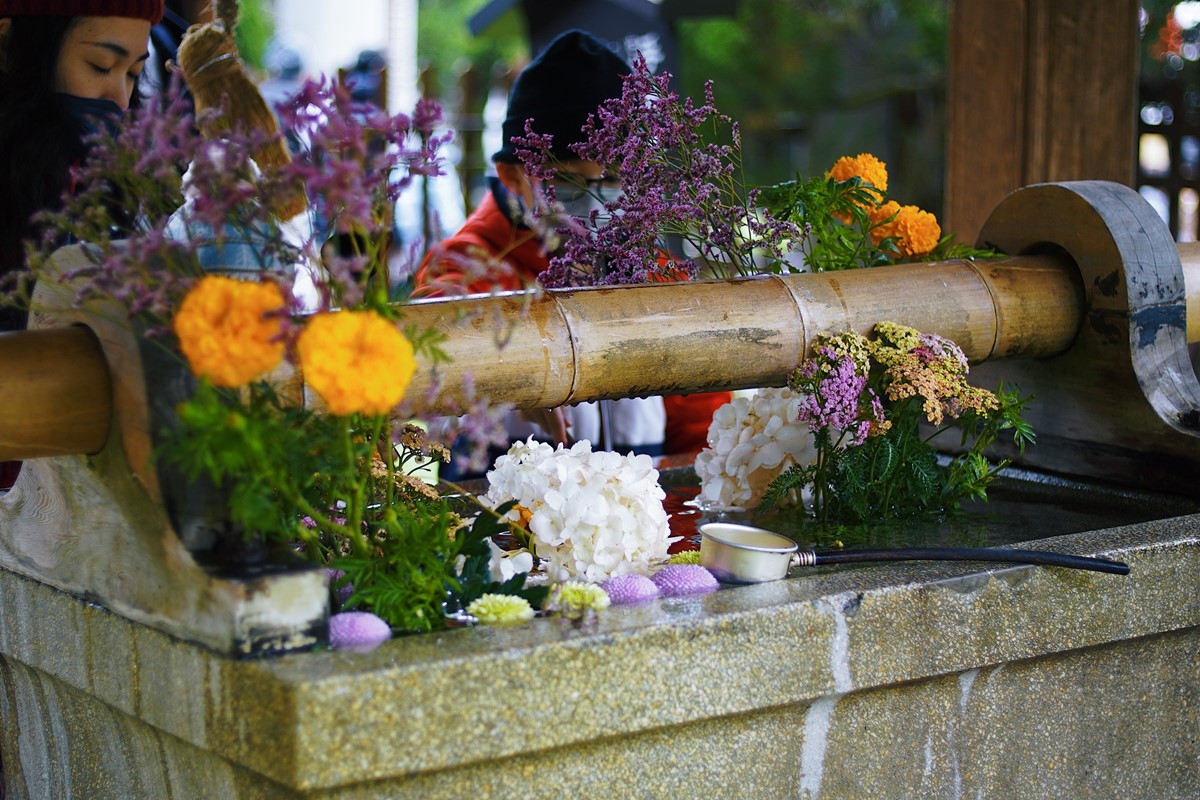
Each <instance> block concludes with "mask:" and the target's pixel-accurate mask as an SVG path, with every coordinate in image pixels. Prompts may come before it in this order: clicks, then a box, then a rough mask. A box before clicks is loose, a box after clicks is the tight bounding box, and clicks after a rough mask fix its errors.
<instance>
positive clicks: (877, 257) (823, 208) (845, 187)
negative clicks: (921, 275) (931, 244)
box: [758, 176, 997, 272]
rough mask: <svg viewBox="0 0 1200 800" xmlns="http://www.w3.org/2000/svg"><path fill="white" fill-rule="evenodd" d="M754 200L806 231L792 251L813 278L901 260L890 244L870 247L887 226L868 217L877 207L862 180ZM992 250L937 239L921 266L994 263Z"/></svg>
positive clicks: (802, 183) (820, 181) (789, 185)
mask: <svg viewBox="0 0 1200 800" xmlns="http://www.w3.org/2000/svg"><path fill="white" fill-rule="evenodd" d="M758 200H759V202H760V203H761V204H762V206H763V208H765V209H766V210H767V211H769V212H770V213H771V214H772V216H774V217H775V218H776V219H780V220H786V221H788V222H793V223H795V224H796V225H798V226H800V227H801V228H803V229H807V230H808V231H809V235H808V236H807V237H806V238H805V239H804V240H803V241H802V242H800V244H799V246H798V247H797V248H796V250H797V251H798V252H800V253H801V254H802V255H803V256H804V263H805V264H806V265H807V266H808V268H809V269H810V270H811V271H813V272H831V271H835V270H846V269H859V268H861V267H876V266H881V265H884V264H893V263H896V262H897V261H898V260H900V258H899V256H898V254H897V247H896V243H895V240H894V239H893V238H890V237H889V238H883V239H881V240H880V241H879V242H878V243H876V242H874V241H872V239H871V231H873V230H875V229H876V228H878V227H880V226H881V225H886V224H887V223H889V222H891V218H888V219H881V220H879V221H878V222H877V223H872V222H871V219H870V216H869V215H868V213H867V209H868V208H874V207H875V206H876V205H877V204H878V202H879V198H878V194H877V193H876V192H875V191H874V190H872V189H871V188H870V187H869V186H868V185H866V184H864V183H863V181H862V179H861V178H851V179H849V180H845V181H838V180H835V179H834V178H822V177H818V176H814V177H811V178H808V179H807V180H806V179H803V178H801V177H797V178H796V180H792V181H785V182H783V183H777V184H774V185H772V186H766V187H763V188H762V189H760V191H759V195H758ZM996 255H997V254H996V253H995V252H994V251H992V250H981V249H979V248H975V247H971V246H969V245H965V244H959V243H957V242H955V241H954V236H953V235H952V234H951V235H947V236H944V237H942V238H941V240H940V241H939V242H938V244H937V247H936V248H934V249H933V251H931V252H930V253H929V254H928V255H926V256H923V257H922V258H923V260H925V261H945V260H949V259H960V258H994V257H995V256H996Z"/></svg>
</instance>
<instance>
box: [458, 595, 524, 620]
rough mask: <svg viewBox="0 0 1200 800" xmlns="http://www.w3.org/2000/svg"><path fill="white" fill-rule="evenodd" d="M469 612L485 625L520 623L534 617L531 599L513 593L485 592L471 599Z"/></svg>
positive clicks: (468, 607)
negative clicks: (475, 598)
mask: <svg viewBox="0 0 1200 800" xmlns="http://www.w3.org/2000/svg"><path fill="white" fill-rule="evenodd" d="M467 613H468V614H470V615H471V616H472V617H475V619H477V620H479V621H480V622H482V623H483V624H484V625H501V626H504V625H520V624H522V623H523V622H526V621H528V620H531V619H533V607H532V606H530V605H529V601H528V600H526V599H525V598H523V597H517V596H516V595H511V594H485V595H483V596H482V597H480V598H478V599H477V600H472V601H471V604H470V605H469V606H467Z"/></svg>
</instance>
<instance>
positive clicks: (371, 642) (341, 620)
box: [329, 611, 392, 652]
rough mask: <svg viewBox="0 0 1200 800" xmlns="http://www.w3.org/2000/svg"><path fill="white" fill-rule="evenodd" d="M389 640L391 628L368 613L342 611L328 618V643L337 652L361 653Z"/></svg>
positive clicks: (379, 618) (380, 619)
mask: <svg viewBox="0 0 1200 800" xmlns="http://www.w3.org/2000/svg"><path fill="white" fill-rule="evenodd" d="M390 638H392V629H391V627H390V626H389V625H388V624H387V623H386V622H384V621H383V619H382V618H381V617H378V616H376V615H375V614H372V613H371V612H369V611H343V612H342V613H341V614H334V615H333V616H331V617H330V618H329V643H330V644H331V645H333V646H334V647H335V648H337V649H338V650H351V651H357V652H362V651H365V650H370V649H372V648H374V647H376V646H378V645H379V644H380V643H381V642H386V641H387V640H388V639H390Z"/></svg>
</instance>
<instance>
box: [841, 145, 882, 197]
mask: <svg viewBox="0 0 1200 800" xmlns="http://www.w3.org/2000/svg"><path fill="white" fill-rule="evenodd" d="M825 177H827V178H834V179H836V180H839V181H848V180H850V179H851V178H862V181H863V183H869V184H871V186H872V187H874V188H875V189H876V190H877V191H878V192H879V196H880V197H883V195H884V194H886V193H887V188H888V173H887V164H884V163H883V162H882V161H880V160H879V159H878V158H876V157H875V156H873V155H871V154H870V153H859V154H858V155H856V156H842V157H841V158H839V159H838V160H837V161H835V162H834V163H833V167H832V168H830V170H829V172H828V173H826V176H825Z"/></svg>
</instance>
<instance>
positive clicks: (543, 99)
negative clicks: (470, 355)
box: [415, 30, 630, 296]
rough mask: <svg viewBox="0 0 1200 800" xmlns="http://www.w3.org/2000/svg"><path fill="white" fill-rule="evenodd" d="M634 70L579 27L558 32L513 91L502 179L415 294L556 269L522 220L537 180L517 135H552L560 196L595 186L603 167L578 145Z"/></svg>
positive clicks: (432, 262)
mask: <svg viewBox="0 0 1200 800" xmlns="http://www.w3.org/2000/svg"><path fill="white" fill-rule="evenodd" d="M629 72H630V69H629V65H628V64H627V63H626V62H625V60H624V59H622V58H621V57H620V56H618V55H617V54H616V53H615V52H613V51H612V50H611V49H610V48H609V47H608V46H607V45H606V44H605V43H604V42H602V41H600V40H599V39H597V38H596V37H595V36H593V35H591V34H590V33H587V32H586V31H580V30H570V31H567V32H566V33H563V34H561V35H559V36H558V37H557V38H555V39H554V41H552V42H551V43H550V44H549V45H547V46H546V49H545V50H543V51H542V52H541V53H540V54H539V55H538V56H537V58H535V59H534V60H533V61H532V62H530V64H529V65H528V66H527V67H525V69H524V70H522V71H521V74H520V75H518V76H517V80H516V82H515V83H514V84H513V87H512V91H511V92H510V93H509V98H508V111H507V113H506V115H505V119H504V124H503V126H502V133H503V139H502V141H503V145H502V146H501V148H500V149H499V150H498V151H496V153H495V154H494V155H493V156H492V161H493V162H494V163H495V166H496V177H494V178H491V179H489V181H488V193H487V195H486V196H485V197H484V200H483V202H482V203H480V205H479V207H478V208H476V209H475V211H474V212H473V213H472V214H471V216H470V217H469V218H468V219H467V221H466V222H465V223H464V225H463V227H462V228H461V229H460V230H459V231H458V232H457V233H455V234H454V235H453V236H451V237H450V238H448V239H446V240H445V241H443V242H441V243H440V244H438V245H435V246H434V247H432V248H430V250H429V252H428V253H427V254H426V256H425V260H424V262H423V263H422V264H421V268H420V270H419V271H418V272H417V278H416V283H417V290H416V292H415V294H417V295H424V296H429V295H433V294H448V293H452V292H455V291H458V292H462V291H466V292H469V293H479V292H488V291H492V290H495V289H504V290H513V289H521V288H524V286H525V285H528V284H530V283H532V282H533V281H535V280H537V276H538V275H539V274H541V273H542V272H543V271H544V270H545V269H546V267H547V266H549V256H548V254H547V253H546V251H545V249H544V248H543V246H542V242H540V241H538V239H537V238H536V236H534V234H533V232H532V231H530V230H529V229H528V228H526V227H524V225H522V223H521V218H522V208H523V206H522V204H524V207H525V208H528V207H530V206H531V205H532V203H533V187H534V184H535V183H536V180H535V179H533V178H531V177H530V176H529V175H528V174H527V173H526V172H525V167H524V166H523V165H522V164H521V160H520V158H518V157H517V153H516V148H515V146H514V145H513V138H514V137H519V136H524V135H525V123H526V121H528V122H529V123H530V126H531V128H532V129H533V130H534V131H535V132H536V133H538V134H542V135H550V136H551V137H552V139H551V148H550V151H551V155H552V156H553V157H554V159H555V161H556V163H555V169H556V171H557V172H558V174H559V175H560V176H563V180H562V186H561V188H558V187H557V184H558V183H559V182H558V181H556V195H558V196H559V199H560V201H561V200H562V199H563V196H569V195H571V194H572V193H578V189H579V187H580V186H581V185H590V186H596V185H597V183H598V182H599V181H600V179H602V178H603V177H604V176H603V168H602V167H601V166H600V165H599V164H597V163H596V162H594V161H584V160H582V159H580V158H579V156H578V155H576V153H575V152H574V151H573V150H572V149H571V145H574V144H578V143H579V142H581V141H582V140H583V138H584V136H583V126H584V123H586V122H587V119H588V115H590V114H595V113H596V110H597V109H598V108H599V107H600V105H601V104H602V103H604V102H605V101H606V100H609V99H611V98H615V97H620V95H621V88H622V85H623V79H624V76H625V75H627V74H629ZM493 260H499V261H500V262H502V264H501V266H500V267H499V268H498V269H496V270H492V271H490V272H488V273H487V274H484V275H468V274H467V272H468V271H469V270H468V269H465V268H464V265H465V264H466V263H467V262H468V261H493Z"/></svg>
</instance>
